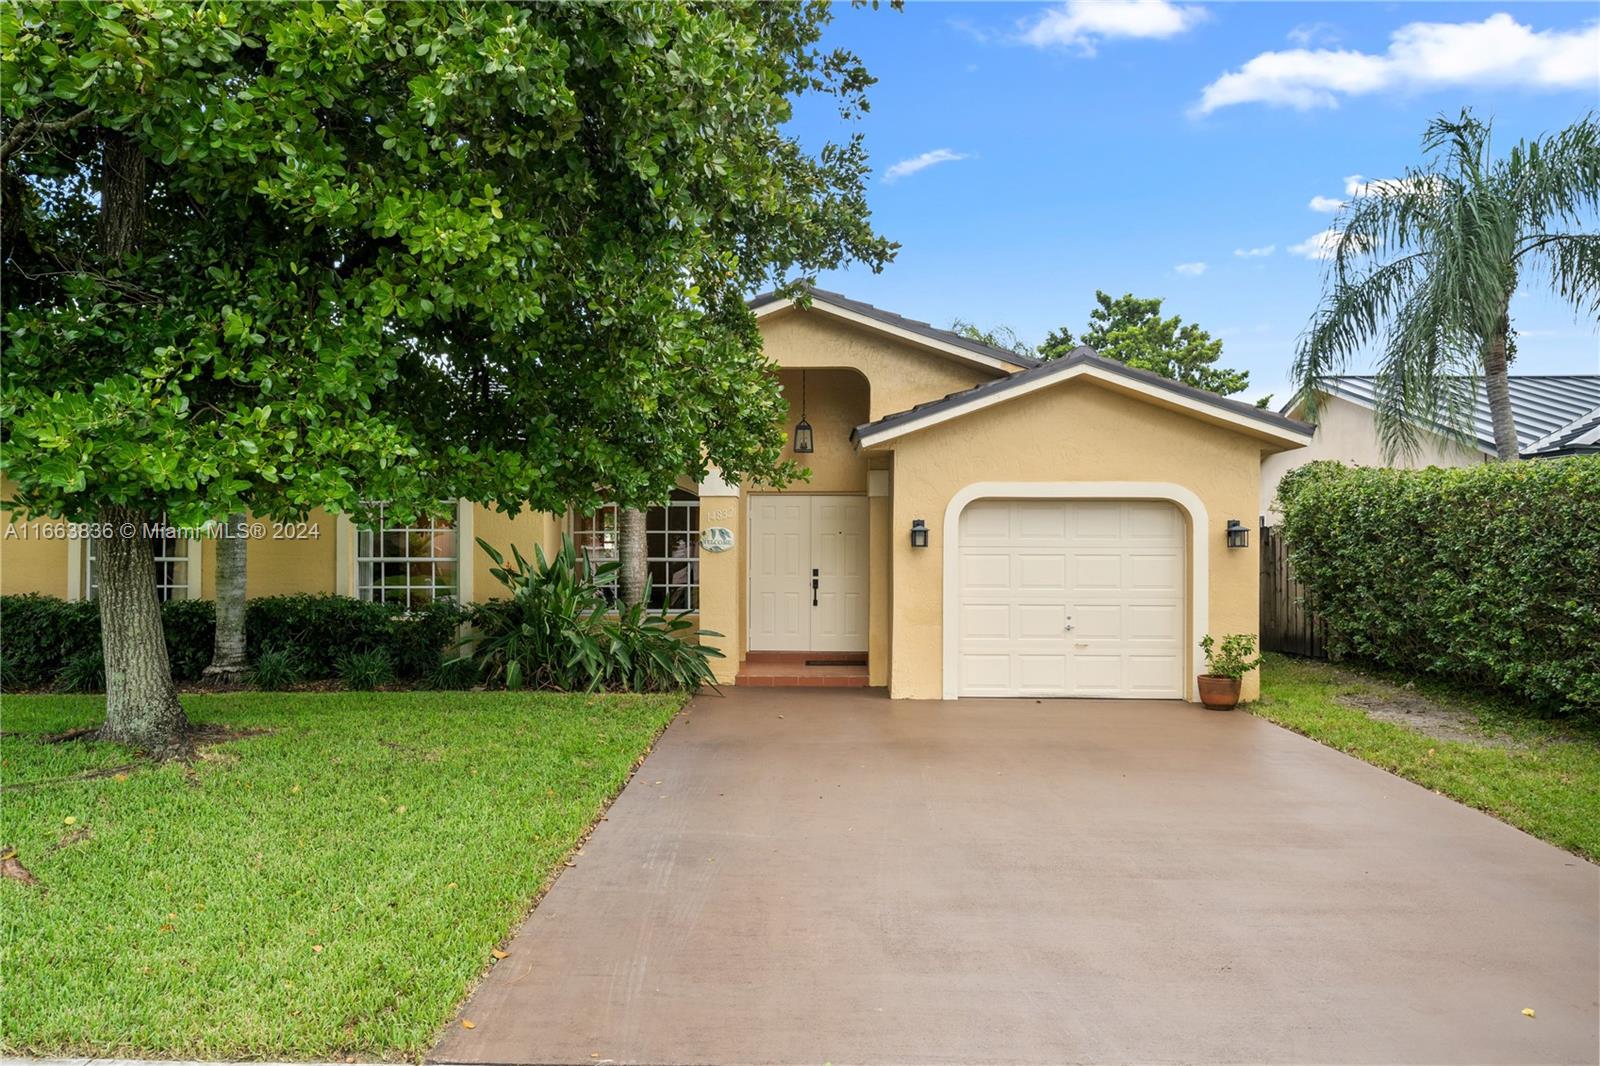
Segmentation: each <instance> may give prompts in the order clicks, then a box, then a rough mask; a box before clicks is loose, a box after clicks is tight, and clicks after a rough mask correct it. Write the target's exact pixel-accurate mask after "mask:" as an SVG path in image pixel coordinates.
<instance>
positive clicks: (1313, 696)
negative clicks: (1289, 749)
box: [1249, 655, 1600, 860]
mask: <svg viewBox="0 0 1600 1066" xmlns="http://www.w3.org/2000/svg"><path fill="white" fill-rule="evenodd" d="M1340 699H1343V700H1355V701H1368V702H1378V703H1382V702H1384V701H1386V700H1395V701H1400V702H1407V701H1409V702H1411V703H1412V704H1413V705H1415V701H1417V700H1419V699H1422V700H1427V701H1431V702H1433V703H1436V704H1439V705H1442V706H1444V707H1446V708H1449V709H1452V710H1454V711H1457V712H1459V717H1460V718H1461V719H1462V720H1464V721H1465V723H1466V727H1467V732H1468V733H1469V736H1468V737H1467V738H1465V739H1461V740H1441V739H1438V738H1436V737H1433V736H1428V735H1425V734H1423V733H1420V732H1417V731H1415V730H1413V729H1411V728H1408V727H1407V726H1405V725H1399V724H1394V723H1391V722H1385V721H1378V720H1375V719H1373V718H1371V717H1369V716H1368V715H1367V714H1366V713H1365V712H1363V711H1362V710H1361V709H1360V708H1358V707H1355V706H1349V705H1346V704H1345V703H1341V702H1339V700H1340ZM1249 709H1250V710H1251V711H1252V712H1254V713H1255V714H1257V715H1260V716H1261V717H1262V718H1266V719H1269V720H1271V721H1274V722H1277V723H1278V724H1279V725H1282V726H1287V727H1288V728H1290V729H1293V730H1294V731H1295V732H1297V733H1304V734H1305V735H1306V736H1308V737H1310V738H1312V739H1313V740H1317V741H1321V742H1322V743H1323V744H1326V745H1328V746H1329V747H1333V748H1337V749H1339V750H1340V751H1343V752H1346V753H1348V754H1350V755H1354V756H1355V757H1357V758H1359V759H1364V760H1366V761H1367V762H1369V763H1372V764H1373V765H1374V766H1381V767H1382V768H1383V769H1385V770H1388V771H1390V772H1392V773H1395V774H1398V775H1399V776H1401V777H1404V778H1407V779H1408V780H1411V781H1415V782H1417V783H1418V784H1420V785H1424V786H1426V787H1427V788H1430V789H1433V790H1434V791H1436V792H1440V793H1443V794H1444V795H1446V796H1450V797H1451V798H1453V799H1456V800H1459V801H1460V802H1462V803H1465V804H1467V805H1468V806H1472V807H1476V808H1478V809H1479V810H1482V811H1487V812H1488V813H1490V814H1492V815H1494V816H1495V817H1496V818H1499V819H1501V820H1502V821H1505V822H1509V823H1510V824H1512V825H1514V826H1517V827H1518V828H1520V829H1523V830H1526V831H1527V832H1529V833H1532V834H1533V835H1534V836H1537V837H1540V838H1542V839H1544V840H1548V841H1549V842H1550V843H1552V844H1555V845H1557V846H1559V847H1563V848H1566V849H1567V850H1569V851H1573V852H1576V853H1577V854H1579V855H1582V856H1585V857H1586V858H1589V859H1593V860H1600V815H1597V812H1600V725H1597V724H1596V723H1593V722H1581V721H1580V722H1553V721H1549V720H1545V719H1540V718H1536V717H1530V716H1527V715H1523V714H1517V713H1515V709H1513V708H1509V707H1508V705H1507V704H1506V703H1505V702H1504V701H1503V700H1501V699H1498V698H1493V697H1472V696H1470V695H1466V694H1462V693H1461V692H1459V691H1454V690H1450V689H1448V688H1445V687H1443V686H1440V685H1438V684H1433V683H1424V684H1423V685H1422V686H1421V687H1420V692H1419V691H1418V690H1416V689H1405V688H1403V687H1401V686H1398V685H1396V684H1394V683H1393V682H1392V681H1389V680H1385V679H1382V678H1378V677H1373V676H1367V675H1363V674H1360V673H1358V672H1356V671H1354V670H1351V669H1346V668H1342V667H1337V666H1330V665H1329V664H1327V663H1318V662H1309V661H1306V660H1301V659H1291V658H1287V657H1284V656H1280V655H1269V656H1267V661H1266V664H1265V665H1264V666H1263V667H1262V671H1261V699H1260V700H1259V701H1258V702H1256V703H1254V704H1251V705H1250V706H1249ZM1471 734H1476V735H1471Z"/></svg>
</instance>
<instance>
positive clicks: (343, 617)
mask: <svg viewBox="0 0 1600 1066" xmlns="http://www.w3.org/2000/svg"><path fill="white" fill-rule="evenodd" d="M462 618H463V612H462V610H461V609H460V608H459V607H457V606H456V605H455V604H453V603H447V602H444V603H437V604H434V605H432V606H430V607H429V608H427V609H426V610H423V611H418V612H416V613H414V614H410V615H407V614H405V613H404V612H402V611H401V610H400V609H399V608H398V607H394V606H390V605H387V604H382V603H374V602H371V601H368V600H358V599H353V598H351V597H349V596H334V595H323V596H268V597H264V598H262V599H257V600H250V601H248V602H247V603H246V604H245V640H246V643H247V646H248V647H249V649H250V650H251V651H252V652H259V651H265V650H267V649H269V648H276V649H282V650H287V651H292V652H293V653H294V655H295V660H296V662H297V664H298V666H299V667H300V676H301V677H302V678H303V679H305V680H308V681H310V680H323V679H327V678H332V677H335V676H337V671H336V668H335V663H336V662H337V660H338V659H339V657H340V656H341V655H343V654H344V653H346V652H350V651H372V650H376V649H380V648H381V649H383V650H385V651H387V652H388V653H389V657H390V659H391V660H392V661H393V662H394V666H395V672H396V674H397V675H398V676H399V677H400V678H402V679H404V680H408V681H421V680H426V679H428V678H429V677H430V676H431V675H432V674H433V673H434V672H435V671H436V670H437V669H438V668H439V664H440V662H441V661H442V660H443V658H444V652H445V650H446V649H447V648H448V647H450V646H451V645H452V644H453V643H454V640H455V633H456V627H457V626H458V625H459V624H460V623H461V620H462ZM161 622H162V628H163V629H164V630H165V632H166V638H167V657H168V659H169V660H170V661H171V663H172V676H173V678H174V680H177V681H194V680H196V679H198V678H199V677H200V674H201V671H203V670H204V669H205V668H206V666H207V664H209V663H210V662H211V646H212V640H213V638H214V635H215V632H216V607H215V605H214V604H213V603H212V602H211V601H210V600H171V601H169V602H167V603H164V604H162V605H161ZM99 647H100V611H99V608H98V606H97V605H96V604H95V603H94V602H93V601H79V602H70V603H69V602H68V601H66V600H58V599H56V598H54V597H52V596H39V595H35V594H29V595H26V596H0V687H3V688H4V689H5V690H7V691H13V692H14V691H18V690H22V689H39V688H48V687H49V686H50V685H52V684H53V683H54V682H55V680H56V678H57V676H58V675H59V674H60V673H61V671H62V668H63V667H65V666H66V664H67V663H68V662H69V661H71V660H72V659H73V658H74V657H76V656H79V655H84V654H92V653H94V652H96V651H98V649H99Z"/></svg>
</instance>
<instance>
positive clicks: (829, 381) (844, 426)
mask: <svg viewBox="0 0 1600 1066" xmlns="http://www.w3.org/2000/svg"><path fill="white" fill-rule="evenodd" d="M801 374H802V372H801V371H799V370H780V371H779V372H778V381H779V383H780V384H781V385H782V386H783V395H784V398H785V399H787V400H788V401H789V415H788V418H786V419H785V420H784V425H785V426H786V427H787V428H788V431H789V433H788V439H787V441H786V442H785V444H784V446H783V458H785V459H790V460H793V461H794V462H797V463H799V464H800V465H802V466H804V467H806V468H807V469H808V470H809V471H810V476H809V477H807V478H806V479H805V480H804V481H798V482H795V483H794V484H793V485H790V486H789V488H788V491H791V492H831V493H839V494H844V493H855V492H865V491H867V458H866V456H864V455H862V454H861V453H860V452H858V451H856V448H855V445H853V444H851V443H850V431H851V430H852V429H854V428H856V427H857V426H859V425H861V424H862V423H863V422H868V421H871V416H870V415H869V414H868V410H869V408H868V390H869V387H870V386H869V383H868V381H867V378H866V377H865V376H864V375H862V374H861V373H859V372H858V371H855V370H806V371H804V375H805V387H804V392H805V397H804V399H805V417H806V421H807V422H810V423H811V431H812V444H813V447H814V448H815V449H816V450H815V451H813V452H811V454H809V455H803V454H802V455H797V454H795V451H794V427H795V426H796V424H798V423H799V421H800V415H801V391H802V390H801ZM746 488H748V489H752V490H754V491H757V492H765V491H770V490H768V489H766V488H764V487H761V486H756V485H749V486H746Z"/></svg>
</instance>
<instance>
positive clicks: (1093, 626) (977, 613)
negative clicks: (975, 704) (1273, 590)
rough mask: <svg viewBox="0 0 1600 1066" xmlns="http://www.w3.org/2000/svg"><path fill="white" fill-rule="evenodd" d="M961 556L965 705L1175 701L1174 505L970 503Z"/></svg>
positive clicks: (1178, 565) (1179, 686)
mask: <svg viewBox="0 0 1600 1066" xmlns="http://www.w3.org/2000/svg"><path fill="white" fill-rule="evenodd" d="M960 547H961V551H960V575H959V581H960V590H959V591H960V597H959V600H958V604H959V606H958V608H957V609H958V611H959V620H958V622H957V624H958V625H959V627H960V636H959V644H958V648H959V656H960V662H959V666H958V669H959V670H960V673H961V676H960V684H959V688H958V691H959V692H960V694H961V695H963V696H1122V697H1140V698H1156V697H1181V696H1182V695H1183V676H1182V675H1183V641H1184V624H1183V619H1184V606H1183V605H1184V585H1185V580H1184V555H1185V529H1184V522H1183V519H1182V517H1181V515H1180V514H1179V512H1178V509H1177V508H1176V507H1174V506H1173V505H1172V504H1170V503H1161V502H1154V501H1143V500H1139V501H1122V500H976V501H974V502H973V503H971V504H969V505H968V506H967V508H966V510H964V511H962V513H961V545H960Z"/></svg>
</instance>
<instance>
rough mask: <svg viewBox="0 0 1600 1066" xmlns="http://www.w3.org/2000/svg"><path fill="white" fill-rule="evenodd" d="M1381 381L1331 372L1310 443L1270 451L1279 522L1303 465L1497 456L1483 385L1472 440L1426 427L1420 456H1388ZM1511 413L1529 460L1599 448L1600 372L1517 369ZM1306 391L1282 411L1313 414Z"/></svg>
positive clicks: (1270, 485) (1265, 470)
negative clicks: (1284, 490)
mask: <svg viewBox="0 0 1600 1066" xmlns="http://www.w3.org/2000/svg"><path fill="white" fill-rule="evenodd" d="M1375 382H1376V379H1374V378H1372V377H1370V376H1365V375H1348V376H1343V377H1335V378H1330V379H1329V380H1328V385H1327V389H1326V391H1325V392H1324V393H1323V401H1322V404H1321V407H1320V409H1319V410H1318V411H1317V419H1316V427H1317V431H1316V434H1315V436H1313V437H1312V438H1311V444H1310V445H1309V446H1308V447H1305V448H1301V449H1300V450H1298V451H1294V452H1282V453H1279V454H1276V455H1270V456H1268V457H1267V458H1265V459H1263V460H1262V463H1261V507H1260V512H1259V513H1260V515H1261V516H1262V520H1263V521H1264V522H1266V523H1267V524H1268V525H1275V524H1276V523H1277V520H1278V518H1279V517H1280V515H1279V514H1278V513H1277V511H1275V510H1274V509H1273V501H1274V498H1275V497H1276V496H1277V493H1278V482H1279V480H1281V479H1282V477H1283V475H1284V474H1286V473H1288V472H1289V471H1290V470H1293V469H1294V468H1295V467H1297V466H1304V465H1305V464H1306V463H1309V462H1314V461H1315V460H1318V459H1337V460H1339V461H1340V462H1343V463H1351V464H1353V465H1356V466H1393V467H1400V468H1403V469H1421V468H1423V467H1428V466H1472V465H1474V464H1476V463H1484V462H1488V461H1490V460H1492V459H1493V458H1494V457H1495V455H1496V452H1495V446H1494V423H1493V422H1492V420H1491V419H1490V416H1489V401H1488V399H1487V397H1485V395H1484V393H1483V390H1482V389H1481V388H1480V389H1479V390H1478V398H1477V404H1476V405H1475V407H1474V409H1473V413H1472V440H1471V442H1470V443H1466V442H1463V441H1461V440H1458V439H1457V438H1456V437H1455V436H1454V435H1453V434H1451V433H1449V432H1448V431H1447V430H1446V429H1445V427H1444V426H1443V425H1436V426H1435V427H1434V428H1433V429H1431V430H1430V429H1423V430H1422V431H1421V432H1420V433H1419V435H1418V436H1419V438H1420V439H1419V442H1418V443H1419V447H1418V449H1417V451H1416V453H1415V454H1412V455H1409V456H1408V455H1401V456H1396V457H1395V459H1394V460H1393V461H1392V462H1390V461H1387V460H1385V459H1384V456H1383V445H1382V444H1381V442H1380V441H1379V439H1378V429H1377V423H1376V421H1375V418H1376V416H1375V413H1374V412H1375V410H1376V406H1377V405H1376V401H1375V400H1374V398H1373V391H1374V388H1375ZM1510 386H1511V414H1512V418H1513V419H1514V420H1515V422H1516V424H1517V443H1518V444H1519V445H1520V447H1521V451H1522V457H1523V458H1524V459H1548V458H1556V457H1559V456H1563V455H1583V454H1588V453H1593V452H1600V374H1513V375H1511V379H1510ZM1305 407H1306V405H1305V397H1304V395H1303V394H1302V395H1299V396H1296V397H1295V398H1294V399H1293V400H1290V401H1289V402H1288V403H1287V404H1284V406H1283V407H1282V408H1281V409H1280V410H1281V413H1283V414H1285V415H1290V416H1292V417H1294V418H1304V417H1306V410H1305Z"/></svg>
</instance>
